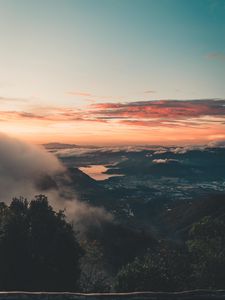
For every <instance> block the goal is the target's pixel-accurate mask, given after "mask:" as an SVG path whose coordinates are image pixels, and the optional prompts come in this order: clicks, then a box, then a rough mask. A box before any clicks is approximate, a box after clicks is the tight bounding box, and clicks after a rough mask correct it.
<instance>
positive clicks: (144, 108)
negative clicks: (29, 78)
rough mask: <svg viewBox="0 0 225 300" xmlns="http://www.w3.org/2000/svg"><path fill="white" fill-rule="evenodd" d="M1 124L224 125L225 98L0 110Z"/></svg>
mask: <svg viewBox="0 0 225 300" xmlns="http://www.w3.org/2000/svg"><path fill="white" fill-rule="evenodd" d="M0 119H1V120H5V121H10V120H22V121H28V120H30V121H32V120H35V121H41V122H50V123H60V122H65V123H67V122H70V123H73V122H98V123H109V124H110V123H113V124H114V125H115V124H120V125H126V126H133V127H134V126H136V127H140V126H145V127H150V128H151V127H168V128H173V127H180V128H185V127H188V128H198V127H200V126H201V127H203V126H204V127H205V128H207V126H209V124H211V125H212V124H214V125H215V126H219V125H224V122H225V99H196V100H182V101H181V100H152V101H137V102H126V103H122V102H121V103H98V104H92V105H89V106H88V108H86V109H81V108H80V109H79V108H68V107H47V106H46V107H41V108H40V107H32V108H30V109H29V108H28V109H27V110H20V111H16V110H11V111H9V110H8V111H6V110H2V111H0Z"/></svg>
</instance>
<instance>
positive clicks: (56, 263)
mask: <svg viewBox="0 0 225 300" xmlns="http://www.w3.org/2000/svg"><path fill="white" fill-rule="evenodd" d="M81 255H82V250H81V248H80V246H79V244H78V242H77V240H76V238H75V235H74V232H73V228H72V226H71V225H70V224H69V223H67V222H66V220H65V215H64V214H63V212H61V211H60V212H55V211H54V210H53V209H52V207H51V206H50V205H49V204H48V200H47V198H46V197H45V196H43V195H39V196H37V197H36V198H35V199H34V200H32V201H31V202H30V203H28V202H27V200H25V199H22V198H21V199H13V201H12V203H11V204H10V206H9V207H8V206H6V205H4V204H1V205H0V266H1V268H0V287H1V289H4V290H45V291H48V290H50V291H63V290H65V291H66V290H74V289H75V288H76V282H77V280H78V278H79V275H80V268H79V258H80V257H81Z"/></svg>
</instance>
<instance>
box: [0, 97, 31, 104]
mask: <svg viewBox="0 0 225 300" xmlns="http://www.w3.org/2000/svg"><path fill="white" fill-rule="evenodd" d="M28 101H29V100H28V99H23V98H11V97H3V96H0V103H9V102H24V103H25V102H28Z"/></svg>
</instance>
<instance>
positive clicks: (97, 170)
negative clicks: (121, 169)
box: [79, 165, 121, 180]
mask: <svg viewBox="0 0 225 300" xmlns="http://www.w3.org/2000/svg"><path fill="white" fill-rule="evenodd" d="M79 169H80V170H81V171H82V172H84V173H85V174H87V175H88V176H90V177H91V178H93V179H95V180H105V179H108V178H110V177H114V176H121V174H104V172H106V171H107V170H108V168H106V167H105V166H104V165H90V166H87V167H80V168H79Z"/></svg>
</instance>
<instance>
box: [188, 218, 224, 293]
mask: <svg viewBox="0 0 225 300" xmlns="http://www.w3.org/2000/svg"><path fill="white" fill-rule="evenodd" d="M187 245H188V248H189V251H190V253H191V257H192V265H193V273H194V277H195V283H196V285H195V286H196V287H198V288H212V289H221V288H225V223H224V221H223V220H222V219H219V218H212V217H204V218H203V219H202V220H201V221H200V222H198V223H196V224H194V225H193V226H192V228H191V230H190V233H189V241H188V242H187Z"/></svg>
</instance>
